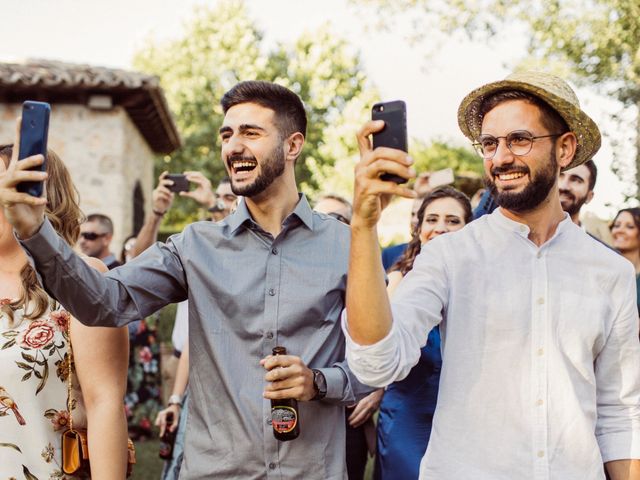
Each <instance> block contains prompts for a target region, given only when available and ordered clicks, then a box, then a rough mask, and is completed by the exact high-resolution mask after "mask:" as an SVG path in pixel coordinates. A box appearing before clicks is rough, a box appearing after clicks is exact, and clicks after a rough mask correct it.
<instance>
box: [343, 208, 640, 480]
mask: <svg viewBox="0 0 640 480" xmlns="http://www.w3.org/2000/svg"><path fill="white" fill-rule="evenodd" d="M528 235H529V228H528V227H527V226H526V225H522V224H520V223H517V222H514V221H511V220H510V219H508V218H506V217H505V216H504V215H503V214H502V213H501V212H500V210H499V209H498V210H496V211H495V212H494V213H493V214H491V215H486V216H484V217H482V218H481V219H479V220H477V221H475V222H473V223H471V224H470V225H468V226H466V227H465V228H464V229H462V230H460V231H459V232H454V233H450V234H447V235H444V236H441V237H439V238H436V239H434V240H432V241H431V242H429V243H428V244H427V245H426V246H425V247H424V248H423V249H422V252H421V254H420V255H419V256H418V257H417V258H416V261H415V264H414V267H413V270H412V271H411V272H410V273H409V274H408V275H407V276H406V277H405V278H404V279H403V281H402V282H401V284H400V286H399V287H398V289H397V290H396V292H395V294H394V297H393V300H392V311H393V326H392V329H391V332H390V333H389V335H388V336H387V337H385V338H384V339H382V340H381V341H380V342H378V343H376V344H374V345H370V346H360V345H357V344H356V343H355V342H353V340H352V339H351V338H350V337H349V336H348V332H347V324H346V318H345V319H343V328H344V329H345V332H346V333H347V359H348V361H349V365H350V367H351V369H352V370H353V372H354V373H355V374H356V376H357V377H358V378H359V379H360V380H361V381H363V382H364V383H367V384H370V385H374V386H384V385H388V384H389V383H391V382H393V381H396V380H400V379H402V378H404V377H405V376H406V375H407V374H408V373H409V370H410V369H411V367H412V366H413V365H415V364H416V362H417V361H418V357H419V355H420V347H421V346H423V345H424V344H425V342H426V340H427V335H428V333H429V331H430V330H431V329H432V328H433V327H434V326H435V325H438V324H439V325H440V332H441V335H442V359H443V365H442V376H441V380H440V392H439V395H438V406H437V410H436V414H435V417H434V422H433V430H432V433H431V440H430V442H429V446H428V448H427V452H426V454H425V456H424V458H423V459H422V463H421V468H420V478H421V479H438V480H462V479H464V480H467V479H469V480H471V479H473V480H485V479H486V480H502V479H504V480H517V479H541V480H542V479H545V480H547V479H548V480H596V479H598V480H600V479H604V473H603V465H602V464H603V462H608V461H611V460H616V459H627V458H640V407H639V406H640V343H639V342H638V311H637V308H636V284H635V277H634V271H633V267H632V265H631V263H630V262H628V261H627V260H626V259H624V258H623V257H621V256H619V255H617V254H616V253H615V252H613V251H611V250H610V249H608V248H607V247H605V246H604V245H602V244H600V243H599V242H597V241H596V240H594V239H592V238H591V237H589V236H588V235H587V234H585V233H584V232H583V231H582V230H581V229H580V228H579V227H578V226H576V225H575V224H573V223H572V222H571V219H570V218H569V216H567V217H566V218H565V220H563V221H562V222H561V223H560V224H559V225H558V228H557V230H556V233H555V234H554V236H553V237H552V238H551V239H550V240H549V241H547V242H546V243H545V244H544V245H542V246H541V247H538V246H536V245H535V244H534V243H533V242H531V241H530V240H529V239H528Z"/></svg>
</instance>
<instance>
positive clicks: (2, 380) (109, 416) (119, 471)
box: [0, 145, 128, 480]
mask: <svg viewBox="0 0 640 480" xmlns="http://www.w3.org/2000/svg"><path fill="white" fill-rule="evenodd" d="M0 159H1V160H2V161H0V192H2V191H3V190H4V192H2V193H3V197H4V198H5V199H7V198H10V197H11V194H12V191H14V187H15V180H14V179H15V178H16V177H17V176H18V175H19V173H20V172H15V176H14V175H12V174H9V172H11V173H13V172H14V170H15V166H16V165H15V162H17V153H16V152H15V151H14V149H13V148H12V145H3V146H0ZM43 177H44V175H43ZM45 192H46V193H45V195H46V199H47V204H46V210H45V211H46V215H47V217H48V218H49V220H50V221H51V223H52V225H53V226H54V228H55V229H56V230H57V231H58V233H59V234H60V235H61V236H62V237H63V238H64V240H65V241H66V242H67V243H68V244H69V245H74V244H75V243H76V240H77V238H78V235H79V232H80V222H81V221H82V214H81V211H80V208H79V206H78V193H77V190H76V189H75V187H74V185H73V183H72V181H71V176H70V175H69V172H68V170H67V169H66V167H65V166H64V164H63V163H62V161H61V160H60V158H59V157H58V156H57V155H56V154H55V153H54V152H53V151H51V150H49V151H48V152H47V159H46V180H45ZM86 261H87V263H89V264H90V265H92V266H93V267H94V268H96V269H98V270H100V271H106V267H105V266H104V264H103V263H102V262H101V261H99V260H97V259H94V258H86ZM70 342H71V343H72V347H73V350H72V351H73V359H74V363H75V368H74V369H72V370H71V369H70V352H71V349H70ZM127 342H128V338H127V328H126V327H124V328H120V329H110V328H95V327H85V326H84V325H82V324H81V323H80V322H79V321H77V320H76V319H75V318H72V317H70V316H69V314H68V313H67V312H66V311H65V310H64V309H62V308H61V307H60V305H59V304H57V302H56V301H55V300H54V299H53V298H51V297H49V296H48V295H47V293H46V292H45V291H44V290H43V289H42V287H41V286H40V285H39V283H38V279H37V276H36V273H35V271H34V270H33V268H32V267H31V266H30V264H29V263H28V260H27V256H26V254H25V253H24V251H23V250H22V248H21V247H20V245H19V243H18V241H17V240H16V238H15V236H14V233H13V229H12V228H11V225H10V224H9V222H8V221H7V219H6V218H5V210H4V208H2V209H0V365H2V369H1V370H0V478H40V479H50V478H67V477H65V476H64V474H63V473H62V464H61V438H62V432H63V431H65V430H66V429H67V428H68V427H69V421H70V419H69V413H68V410H67V408H68V406H70V407H71V415H72V419H73V425H74V428H75V427H88V444H89V452H90V459H91V462H90V463H91V472H83V473H82V474H80V475H79V476H80V477H83V478H89V477H90V478H93V479H94V480H95V479H116V478H124V477H125V471H126V465H127V450H126V442H127V426H126V421H125V417H124V409H123V403H122V401H123V397H124V393H125V388H126V377H127V352H128V345H127ZM70 371H71V372H72V377H71V378H72V385H71V387H70V389H69V387H68V381H69V373H70ZM69 392H70V395H69ZM68 397H70V398H69V400H70V402H69V404H68V403H67V400H68Z"/></svg>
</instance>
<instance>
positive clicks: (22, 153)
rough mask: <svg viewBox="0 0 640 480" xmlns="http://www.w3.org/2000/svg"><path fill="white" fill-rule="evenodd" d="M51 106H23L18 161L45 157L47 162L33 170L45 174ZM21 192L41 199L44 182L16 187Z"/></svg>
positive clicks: (36, 103) (29, 101) (25, 104)
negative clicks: (35, 156) (32, 157)
mask: <svg viewBox="0 0 640 480" xmlns="http://www.w3.org/2000/svg"><path fill="white" fill-rule="evenodd" d="M50 113H51V106H50V105H49V104H48V103H44V102H33V101H31V100H27V101H26V102H24V103H23V104H22V123H21V124H20V146H19V147H18V160H24V159H25V158H27V157H31V156H33V155H43V156H44V159H45V161H44V162H42V164H41V165H39V166H37V167H34V168H32V169H31V170H36V171H41V172H44V171H45V170H46V161H47V138H48V135H49V115H50ZM16 189H17V190H18V191H19V192H23V193H28V194H29V195H31V196H32V197H41V196H42V191H43V182H22V183H19V184H18V185H17V186H16Z"/></svg>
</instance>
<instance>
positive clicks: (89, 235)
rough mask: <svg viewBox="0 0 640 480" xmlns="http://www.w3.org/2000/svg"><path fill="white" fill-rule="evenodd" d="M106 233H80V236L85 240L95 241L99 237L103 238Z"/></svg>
mask: <svg viewBox="0 0 640 480" xmlns="http://www.w3.org/2000/svg"><path fill="white" fill-rule="evenodd" d="M105 235H106V233H96V232H82V233H81V234H80V236H81V237H82V238H84V239H85V240H96V239H98V238H100V237H104V236H105Z"/></svg>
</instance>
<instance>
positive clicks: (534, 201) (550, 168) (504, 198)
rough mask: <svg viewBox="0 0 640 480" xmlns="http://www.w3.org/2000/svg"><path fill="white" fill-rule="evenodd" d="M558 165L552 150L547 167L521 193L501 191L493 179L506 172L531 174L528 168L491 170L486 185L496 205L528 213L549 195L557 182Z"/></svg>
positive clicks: (496, 168) (486, 176) (485, 178)
mask: <svg viewBox="0 0 640 480" xmlns="http://www.w3.org/2000/svg"><path fill="white" fill-rule="evenodd" d="M557 169H558V163H557V161H556V152H555V150H551V153H550V156H549V162H547V166H546V167H544V168H543V169H542V170H540V171H539V172H538V173H537V174H536V176H535V177H533V179H531V182H530V183H529V184H528V185H527V186H526V187H524V189H523V190H522V191H521V192H511V191H509V190H504V191H499V190H498V187H497V185H496V183H495V181H494V180H493V178H494V177H495V176H496V175H498V174H500V173H506V172H514V171H515V172H522V173H525V174H530V170H529V168H528V167H526V166H523V167H516V168H514V167H495V168H493V169H492V170H491V177H490V176H488V175H485V177H484V184H485V186H486V187H487V188H488V189H489V192H491V196H492V197H493V199H494V200H495V201H496V203H497V204H498V205H499V206H501V207H502V208H504V209H506V210H510V211H512V212H519V213H522V212H528V211H531V210H533V209H534V208H536V207H537V206H538V205H540V204H541V203H542V202H543V201H544V199H545V198H547V196H548V195H549V192H550V191H551V189H552V188H553V187H554V186H555V184H556V180H557V175H558V173H557Z"/></svg>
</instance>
